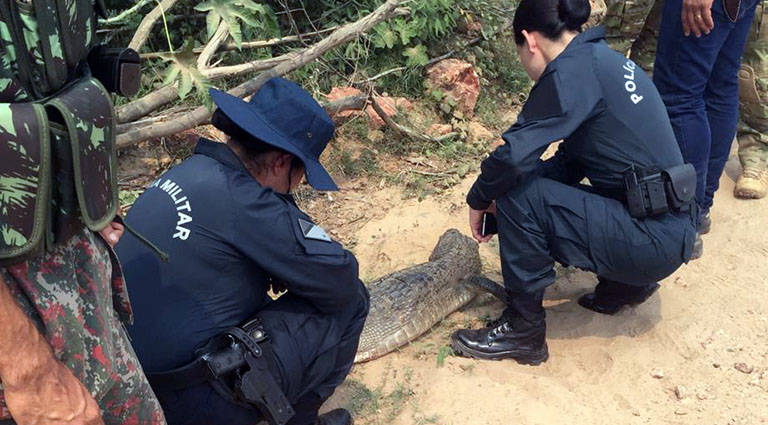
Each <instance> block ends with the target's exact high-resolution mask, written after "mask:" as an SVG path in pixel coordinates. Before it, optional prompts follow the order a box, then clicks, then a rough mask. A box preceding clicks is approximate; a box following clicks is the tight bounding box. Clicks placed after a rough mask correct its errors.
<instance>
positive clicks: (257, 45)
mask: <svg viewBox="0 0 768 425" xmlns="http://www.w3.org/2000/svg"><path fill="white" fill-rule="evenodd" d="M338 28H339V27H331V28H325V29H321V30H319V31H312V32H307V33H304V34H301V36H295V35H289V36H285V37H279V38H270V39H268V40H256V41H244V42H242V43H240V49H261V48H266V47H274V46H280V45H283V44H289V43H297V42H300V41H301V40H302V39H307V38H312V37H317V36H320V35H323V34H327V33H329V32H333V31H336V30H337V29H338ZM203 49H204V48H203V47H196V48H195V49H194V50H193V52H195V53H202V52H203ZM240 49H238V48H237V45H236V44H235V43H234V42H232V41H230V42H228V43H226V44H222V45H221V47H219V50H218V51H219V52H229V51H232V50H240ZM168 53H170V52H152V53H142V54H141V58H142V59H154V58H159V57H161V56H162V55H165V54H168Z"/></svg>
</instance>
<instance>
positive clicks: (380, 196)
mask: <svg viewBox="0 0 768 425" xmlns="http://www.w3.org/2000/svg"><path fill="white" fill-rule="evenodd" d="M739 171H740V170H739V165H738V161H736V160H735V158H732V160H731V162H730V163H729V165H728V168H727V171H726V175H724V176H723V179H722V186H721V189H720V191H719V193H718V196H717V199H716V204H715V208H714V209H713V212H712V217H713V222H714V226H713V230H712V232H711V233H710V234H709V235H706V236H705V239H704V240H705V255H704V257H703V258H702V259H700V260H698V261H695V262H692V263H690V264H688V265H686V266H683V267H682V268H681V269H680V270H679V271H678V272H677V273H675V274H674V275H673V276H671V277H670V278H668V279H666V280H665V281H664V282H663V283H662V288H661V290H660V291H659V293H658V294H657V295H654V296H653V297H652V298H651V299H650V300H649V301H648V302H646V303H645V304H643V305H641V306H639V307H637V308H633V309H630V310H628V311H624V312H622V313H621V314H619V315H617V316H614V317H606V316H601V315H597V314H593V313H591V312H589V311H587V310H584V309H582V308H580V307H579V306H578V304H577V303H576V299H577V298H578V296H579V295H581V294H582V293H584V292H587V291H589V290H590V288H591V287H592V286H593V285H594V284H595V278H594V276H593V275H591V274H588V273H584V272H579V271H575V270H560V273H559V277H558V281H557V283H556V284H555V285H554V286H553V287H551V288H550V289H549V290H548V292H547V297H546V306H547V313H548V335H547V336H548V343H549V349H550V359H549V361H547V362H546V363H544V364H543V365H541V366H539V367H530V366H522V365H518V364H516V363H515V362H513V361H501V362H487V361H476V360H469V359H464V358H459V357H453V356H451V355H450V354H448V353H447V351H448V350H447V349H446V348H442V347H446V344H447V343H448V337H449V335H450V333H451V332H452V331H453V330H455V329H458V328H460V327H463V326H467V325H471V326H474V327H479V326H481V324H482V319H483V318H486V317H488V316H496V315H498V314H499V312H500V311H501V309H502V305H501V304H500V303H499V302H497V301H493V300H491V299H489V298H488V297H481V298H479V299H477V300H475V301H474V302H473V303H472V304H470V305H469V306H468V307H467V308H465V309H464V310H462V311H459V312H456V313H455V314H453V315H451V316H450V317H448V318H447V319H446V320H445V321H444V322H443V323H441V324H440V325H439V326H437V327H436V328H435V329H433V330H432V331H431V332H430V333H428V334H427V335H425V336H423V337H421V338H420V339H418V340H416V341H415V342H413V343H412V344H411V345H410V346H408V347H405V348H404V349H402V350H400V351H399V352H395V353H392V354H390V355H387V356H385V357H383V358H381V359H378V360H374V361H372V362H369V363H364V364H359V365H356V366H355V367H354V369H353V371H352V373H351V374H350V376H349V378H348V379H347V382H346V383H345V384H344V385H343V386H342V387H340V389H339V390H338V391H337V393H336V394H335V395H334V397H333V399H332V400H330V401H329V403H328V407H334V406H342V407H347V408H350V409H351V410H352V411H354V412H355V417H356V422H357V423H358V424H388V423H391V424H396V425H400V424H403V425H404V424H427V423H436V424H455V425H458V424H462V425H473V424H478V425H481V424H482V425H490V424H509V423H518V424H531V425H532V424H546V425H552V424H562V423H577V424H578V423H585V424H611V425H615V424H646V423H651V424H750V425H752V424H761V423H768V344H767V343H768V289H767V288H768V261H766V260H768V238H767V237H766V235H765V233H764V232H765V231H766V228H768V214H766V211H768V210H767V209H766V206H768V200H761V201H739V200H736V199H734V198H733V196H732V191H733V186H734V179H735V178H736V177H737V176H738V173H739ZM473 177H474V176H469V177H468V178H467V179H465V180H464V181H463V182H462V183H461V184H460V185H458V186H456V187H455V188H453V189H452V190H450V191H448V192H447V193H444V194H442V195H441V196H439V197H437V198H429V199H427V200H424V201H422V202H419V201H417V200H415V199H412V200H406V201H402V200H401V199H400V197H399V195H398V193H397V191H396V190H395V189H388V190H383V191H379V192H376V193H373V194H371V195H370V196H369V197H368V198H367V200H366V201H365V202H366V203H367V204H368V206H369V207H372V208H367V210H368V211H377V213H375V214H373V213H372V214H373V217H372V218H369V219H368V220H367V221H366V222H365V223H364V224H362V225H360V226H359V228H358V229H355V230H354V231H355V233H356V240H355V242H356V243H355V247H354V251H355V253H356V254H357V256H358V258H359V260H360V264H361V276H363V277H364V278H366V279H368V280H370V278H372V277H378V276H380V275H382V274H384V273H386V272H390V271H392V270H395V269H398V268H401V267H405V266H409V265H412V264H417V263H420V262H423V261H426V259H427V257H428V256H429V253H430V251H431V250H432V248H433V246H434V244H435V243H436V241H437V239H438V237H439V236H440V235H441V234H442V233H443V231H444V230H446V229H448V228H450V227H455V228H458V229H460V230H461V231H463V232H465V233H468V231H469V230H468V226H467V218H466V217H467V210H466V207H465V204H464V195H465V193H466V191H467V189H468V187H469V185H470V184H471V182H472V180H473ZM336 196H337V197H338V200H335V201H334V202H333V203H341V204H346V205H345V206H344V207H343V208H351V209H352V208H354V209H358V210H359V208H360V205H354V203H355V201H354V199H353V200H350V201H344V199H345V197H346V196H352V195H346V194H345V192H343V191H342V192H341V193H340V194H338V195H336ZM361 202H362V201H359V202H358V203H361ZM331 210H333V208H331ZM326 211H327V209H326ZM321 221H322V220H321ZM358 222H359V221H358ZM481 252H482V255H483V259H484V263H485V268H486V272H487V273H488V274H489V276H490V277H492V278H495V279H497V280H500V276H499V275H498V274H499V270H500V269H499V259H498V248H497V245H496V243H495V240H494V241H492V243H491V244H489V245H484V246H483V247H482V248H481Z"/></svg>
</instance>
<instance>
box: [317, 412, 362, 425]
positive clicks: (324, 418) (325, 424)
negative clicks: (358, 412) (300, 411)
mask: <svg viewBox="0 0 768 425" xmlns="http://www.w3.org/2000/svg"><path fill="white" fill-rule="evenodd" d="M353 423H354V422H353V421H352V415H350V414H349V412H347V411H346V409H334V410H331V411H330V412H328V413H323V414H322V415H320V416H318V417H317V420H316V421H315V425H352V424H353Z"/></svg>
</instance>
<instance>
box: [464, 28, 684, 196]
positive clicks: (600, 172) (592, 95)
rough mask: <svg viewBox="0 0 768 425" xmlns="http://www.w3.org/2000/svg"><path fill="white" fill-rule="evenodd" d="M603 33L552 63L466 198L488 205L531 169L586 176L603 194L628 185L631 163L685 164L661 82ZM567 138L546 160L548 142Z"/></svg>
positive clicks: (562, 178)
mask: <svg viewBox="0 0 768 425" xmlns="http://www.w3.org/2000/svg"><path fill="white" fill-rule="evenodd" d="M604 38H605V30H604V29H603V28H593V29H591V30H588V31H586V32H584V33H583V34H580V35H579V36H577V37H576V38H575V39H574V40H573V41H572V42H571V43H570V44H569V45H568V47H566V49H565V50H564V51H563V52H562V53H561V54H560V55H559V56H558V57H557V58H555V59H554V60H553V61H552V62H550V63H549V65H547V67H546V69H545V70H544V73H543V74H542V76H541V77H540V78H539V80H538V81H537V83H536V85H534V87H533V89H532V90H531V93H530V95H529V97H528V101H527V102H526V104H525V106H524V107H523V110H522V112H521V113H520V116H519V117H518V120H517V123H515V124H514V125H513V126H512V127H511V128H510V129H509V130H507V131H506V132H505V133H504V135H503V138H504V141H505V142H506V143H505V144H504V145H502V146H500V147H499V148H498V149H496V151H494V152H493V154H491V156H490V157H488V158H487V159H486V160H484V161H483V163H482V166H481V170H482V171H481V174H480V176H479V177H478V179H477V181H476V182H475V184H474V185H473V186H472V188H471V190H470V192H469V194H468V195H467V203H468V204H469V205H470V206H471V207H472V208H474V209H478V210H481V209H485V208H487V207H488V205H489V204H490V202H491V201H494V200H496V199H497V198H498V197H499V196H501V195H503V194H504V193H506V192H508V191H509V190H510V189H512V188H513V187H515V186H516V185H517V184H519V183H520V181H521V180H523V179H524V178H526V177H527V176H529V175H531V174H533V173H540V174H541V175H543V176H544V177H547V178H550V179H554V180H557V181H559V182H562V183H566V184H574V183H578V182H579V181H581V179H583V178H584V177H587V178H588V179H589V181H590V183H591V184H592V186H593V187H594V188H595V189H596V191H597V192H598V193H601V191H603V192H606V193H615V191H616V189H621V188H622V187H623V180H622V172H623V171H624V170H626V169H627V168H628V167H629V166H630V165H632V164H635V165H638V166H641V167H647V166H651V165H656V166H659V167H661V168H662V169H666V168H670V167H673V166H675V165H680V164H682V163H683V158H682V155H681V153H680V148H679V147H678V145H677V142H676V140H675V134H674V132H673V131H672V126H671V125H670V122H669V117H668V116H667V110H666V108H665V106H664V103H663V102H662V100H661V97H660V96H659V93H658V91H657V90H656V87H655V86H654V85H653V82H652V81H651V79H650V78H649V77H648V76H647V75H646V74H645V72H643V70H642V69H641V68H640V67H638V66H637V65H635V63H634V62H632V61H631V60H629V59H627V58H625V57H624V56H622V55H621V54H619V53H617V52H615V51H613V50H611V48H610V47H608V45H607V44H606V43H605V41H604ZM561 139H564V142H563V143H562V144H560V146H559V147H558V151H557V153H556V154H555V156H554V157H553V158H551V159H549V160H547V161H546V162H544V163H543V164H542V162H541V160H540V159H539V158H540V157H541V155H542V153H544V151H545V150H546V149H547V147H548V146H549V145H550V144H551V143H553V142H556V141H559V140H561Z"/></svg>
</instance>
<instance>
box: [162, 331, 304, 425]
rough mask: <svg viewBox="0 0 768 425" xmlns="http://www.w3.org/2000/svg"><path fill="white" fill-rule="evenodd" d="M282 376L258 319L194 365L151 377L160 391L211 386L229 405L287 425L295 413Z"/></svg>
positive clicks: (216, 341)
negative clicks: (252, 409) (280, 380)
mask: <svg viewBox="0 0 768 425" xmlns="http://www.w3.org/2000/svg"><path fill="white" fill-rule="evenodd" d="M276 376H280V375H279V372H278V368H277V362H276V358H275V353H274V351H273V350H272V344H270V343H269V339H268V338H267V335H266V333H265V332H264V328H263V326H262V324H261V321H260V320H259V319H258V318H254V319H252V320H250V321H248V322H247V323H246V324H245V325H243V326H242V327H238V328H232V329H230V330H229V331H227V332H224V333H223V334H221V335H219V336H216V337H214V338H212V339H211V341H209V342H208V344H206V346H205V347H203V348H202V349H200V350H198V351H197V358H196V359H195V360H194V361H192V362H191V363H189V364H186V365H184V366H182V367H179V368H176V369H173V370H169V371H165V372H160V373H148V374H147V378H148V380H149V383H150V384H151V385H152V388H153V389H155V390H156V391H162V390H181V389H184V388H188V387H191V386H193V385H197V384H201V383H204V382H208V383H210V384H211V386H212V387H213V388H214V389H215V390H216V392H217V393H218V394H219V395H221V396H222V397H223V398H224V399H226V400H228V401H230V402H232V403H233V404H236V405H240V406H245V407H251V408H252V407H256V408H257V409H259V411H260V412H261V414H262V416H263V417H264V419H265V420H266V421H267V422H269V424H270V425H284V424H285V423H287V422H288V421H289V420H290V419H291V418H292V417H293V415H294V411H293V408H292V407H291V404H290V402H289V401H288V399H287V398H286V397H285V395H284V394H283V392H282V390H281V389H280V385H279V384H278V383H277V380H276V379H275V377H276Z"/></svg>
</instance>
